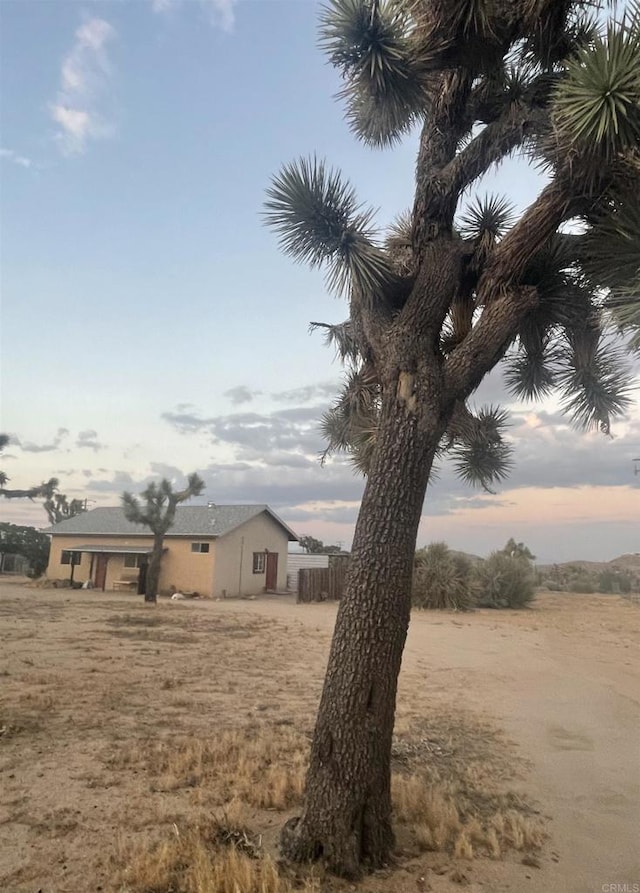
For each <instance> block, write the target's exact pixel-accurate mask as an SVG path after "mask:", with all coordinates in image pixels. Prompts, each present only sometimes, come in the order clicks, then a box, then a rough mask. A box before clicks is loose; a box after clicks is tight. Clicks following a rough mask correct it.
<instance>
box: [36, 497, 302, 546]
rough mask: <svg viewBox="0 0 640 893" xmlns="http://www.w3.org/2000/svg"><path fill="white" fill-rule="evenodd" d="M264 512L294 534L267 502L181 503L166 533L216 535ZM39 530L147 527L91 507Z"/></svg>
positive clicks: (83, 532)
mask: <svg viewBox="0 0 640 893" xmlns="http://www.w3.org/2000/svg"><path fill="white" fill-rule="evenodd" d="M262 512H266V513H267V514H268V515H270V516H271V517H272V518H273V520H274V521H275V522H276V523H277V524H279V525H280V527H282V529H283V530H284V531H285V533H286V534H287V537H288V539H289V541H290V542H297V541H298V537H297V536H296V534H295V533H294V532H293V530H291V528H290V527H288V526H287V525H286V524H285V523H284V521H282V520H281V519H280V518H279V517H278V516H277V515H276V513H275V512H273V511H272V510H271V509H270V508H269V506H268V505H213V506H208V505H181V506H178V509H177V511H176V518H175V522H174V525H173V527H172V528H171V529H170V530H169V532H168V533H167V534H166V535H167V536H169V537H171V536H189V537H194V536H198V537H207V538H209V537H219V536H224V535H225V534H226V533H230V532H231V531H232V530H235V528H236V527H240V525H241V524H246V523H247V521H251V519H252V518H255V517H256V516H257V515H260V514H262ZM43 533H50V534H52V535H53V536H74V535H77V536H93V535H96V536H149V535H150V531H149V529H148V528H147V527H144V526H142V525H140V524H133V523H132V522H131V521H127V519H126V518H125V516H124V512H123V510H122V509H121V508H120V507H117V508H99V509H92V510H91V511H90V512H81V513H80V514H79V515H75V516H74V517H73V518H66V519H65V520H64V521H60V522H59V523H58V524H54V525H52V526H51V527H46V528H44V530H43Z"/></svg>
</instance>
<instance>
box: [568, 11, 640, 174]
mask: <svg viewBox="0 0 640 893" xmlns="http://www.w3.org/2000/svg"><path fill="white" fill-rule="evenodd" d="M639 59H640V28H639V20H638V18H637V17H634V16H631V17H628V16H625V17H624V18H623V20H622V22H620V23H618V24H616V23H610V24H609V25H608V26H607V31H606V35H602V34H598V35H596V36H595V37H594V38H593V39H592V41H591V43H590V45H589V46H587V47H585V48H584V49H582V50H581V51H580V52H579V53H577V54H576V55H575V56H574V57H573V58H571V59H569V60H568V61H567V63H566V76H565V77H564V78H563V79H562V80H561V81H560V83H559V85H558V87H557V88H556V92H555V97H554V106H553V112H552V117H553V121H554V124H555V127H556V131H557V135H558V143H559V147H560V151H561V152H571V153H572V154H573V153H577V154H578V155H579V156H581V157H582V158H583V159H585V160H588V161H589V162H591V163H595V164H599V163H602V162H609V163H610V162H611V161H613V160H614V159H615V158H616V157H617V156H618V155H620V154H623V153H625V152H627V151H629V150H632V149H635V148H637V146H638V142H639V141H640V64H639V63H638V60H639Z"/></svg>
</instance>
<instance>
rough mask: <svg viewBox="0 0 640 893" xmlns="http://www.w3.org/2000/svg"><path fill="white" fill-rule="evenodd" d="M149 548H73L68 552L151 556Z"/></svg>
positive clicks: (93, 546) (92, 546) (94, 546)
mask: <svg viewBox="0 0 640 893" xmlns="http://www.w3.org/2000/svg"><path fill="white" fill-rule="evenodd" d="M152 551H153V550H152V547H151V546H114V545H109V546H96V544H95V543H93V544H91V545H89V546H73V547H72V548H70V549H69V552H89V553H90V554H94V555H151V552H152Z"/></svg>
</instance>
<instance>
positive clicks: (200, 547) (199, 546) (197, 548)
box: [191, 543, 209, 552]
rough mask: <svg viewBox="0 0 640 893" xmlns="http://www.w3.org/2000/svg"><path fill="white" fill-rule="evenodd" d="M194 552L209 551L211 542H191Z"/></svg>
mask: <svg viewBox="0 0 640 893" xmlns="http://www.w3.org/2000/svg"><path fill="white" fill-rule="evenodd" d="M191 551H192V552H208V551H209V543H191Z"/></svg>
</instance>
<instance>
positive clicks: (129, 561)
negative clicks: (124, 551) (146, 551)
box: [124, 555, 146, 567]
mask: <svg viewBox="0 0 640 893" xmlns="http://www.w3.org/2000/svg"><path fill="white" fill-rule="evenodd" d="M145 558H146V555H125V556H124V566H125V567H142V565H143V563H144V560H145Z"/></svg>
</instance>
